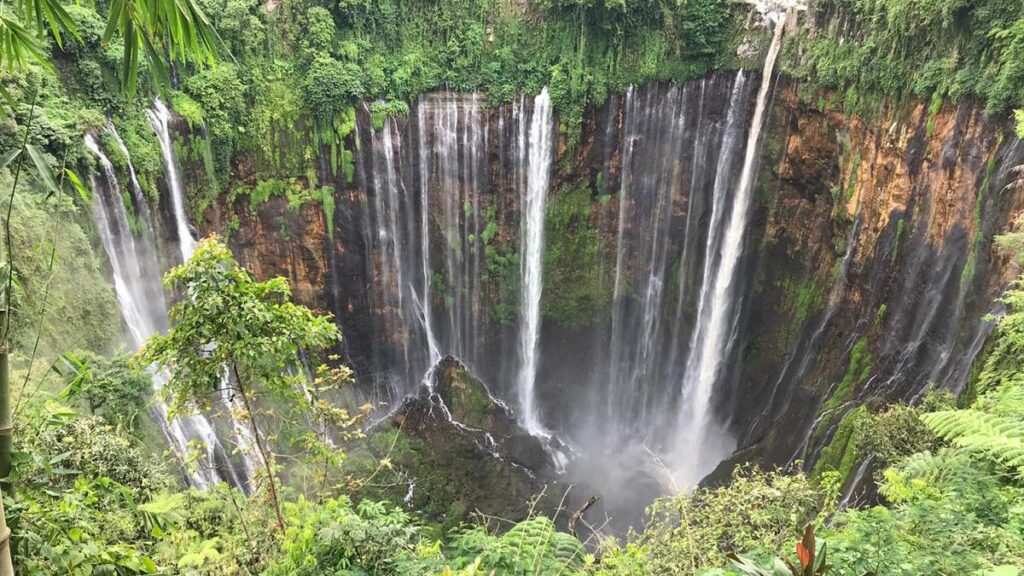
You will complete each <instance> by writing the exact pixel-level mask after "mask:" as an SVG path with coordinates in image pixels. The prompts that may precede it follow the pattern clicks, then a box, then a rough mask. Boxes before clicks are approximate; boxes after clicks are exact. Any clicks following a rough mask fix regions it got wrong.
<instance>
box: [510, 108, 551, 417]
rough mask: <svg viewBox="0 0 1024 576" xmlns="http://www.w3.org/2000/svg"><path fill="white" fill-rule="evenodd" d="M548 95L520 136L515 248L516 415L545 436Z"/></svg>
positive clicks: (548, 155) (549, 126)
mask: <svg viewBox="0 0 1024 576" xmlns="http://www.w3.org/2000/svg"><path fill="white" fill-rule="evenodd" d="M552 124H553V122H552V120H551V99H550V97H549V96H548V90H547V88H545V89H544V90H543V91H542V92H541V93H540V94H539V95H538V96H537V97H536V98H535V99H534V103H533V115H532V117H531V119H530V133H529V148H528V149H526V150H524V149H523V148H522V146H523V139H522V138H521V139H520V146H521V147H520V149H519V154H520V158H522V157H526V158H527V167H526V185H525V186H524V187H523V188H522V189H521V190H522V195H521V197H520V198H521V206H522V209H521V224H520V246H521V248H520V253H521V254H522V260H521V268H520V270H521V278H522V284H521V286H522V291H521V293H520V294H521V296H520V303H521V304H520V308H521V312H520V320H519V321H520V326H519V357H520V362H521V367H520V370H519V376H518V378H517V379H516V387H517V393H518V397H519V410H520V419H521V421H522V424H523V426H524V427H525V428H526V430H527V431H529V432H530V433H531V434H534V435H547V434H548V433H547V432H546V430H545V429H544V427H543V426H542V425H541V422H540V417H539V415H538V413H537V406H536V400H535V393H534V387H535V386H536V380H537V365H538V356H539V350H538V343H539V341H540V321H541V318H540V297H541V289H542V288H543V281H542V280H543V279H542V274H543V264H544V205H545V201H546V199H547V193H548V180H549V178H550V176H551V162H552V158H553V156H552V135H551V133H552Z"/></svg>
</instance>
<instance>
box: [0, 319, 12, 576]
mask: <svg viewBox="0 0 1024 576" xmlns="http://www.w3.org/2000/svg"><path fill="white" fill-rule="evenodd" d="M3 316H4V315H3V314H2V313H0V318H3ZM9 374H10V368H9V366H8V357H7V343H6V342H2V343H0V478H3V479H4V480H6V482H4V492H7V493H10V492H12V491H13V489H14V486H13V485H12V484H11V482H10V480H9V476H10V474H11V428H12V421H11V381H10V375H9ZM0 576H14V565H13V564H12V563H11V530H10V528H8V527H7V516H6V515H5V514H4V503H3V498H2V497H0Z"/></svg>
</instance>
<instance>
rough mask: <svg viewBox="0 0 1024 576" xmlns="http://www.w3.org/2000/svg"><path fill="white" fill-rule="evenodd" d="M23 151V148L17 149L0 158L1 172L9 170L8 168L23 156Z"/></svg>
mask: <svg viewBox="0 0 1024 576" xmlns="http://www.w3.org/2000/svg"><path fill="white" fill-rule="evenodd" d="M21 150H22V149H21V148H15V149H14V150H9V151H7V152H5V153H4V155H3V156H0V170H3V169H4V168H7V166H8V165H9V164H10V163H11V162H13V161H14V159H15V158H17V157H18V155H20V154H21Z"/></svg>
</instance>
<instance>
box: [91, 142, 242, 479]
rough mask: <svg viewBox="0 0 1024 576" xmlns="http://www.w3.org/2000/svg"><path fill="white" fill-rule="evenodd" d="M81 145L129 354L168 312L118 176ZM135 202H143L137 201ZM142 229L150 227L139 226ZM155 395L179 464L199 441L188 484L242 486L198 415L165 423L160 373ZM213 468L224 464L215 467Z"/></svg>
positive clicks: (162, 324) (160, 326)
mask: <svg viewBox="0 0 1024 576" xmlns="http://www.w3.org/2000/svg"><path fill="white" fill-rule="evenodd" d="M85 145H86V147H87V148H88V149H89V151H90V152H92V153H93V155H94V156H96V158H97V160H99V162H100V165H101V166H102V168H103V182H100V181H98V180H97V178H96V176H95V175H94V176H93V177H92V189H93V191H94V193H95V194H96V196H95V197H94V199H93V216H94V218H95V219H96V225H97V228H98V229H99V234H100V240H101V243H102V244H103V250H104V252H106V254H107V258H108V260H109V261H110V268H111V271H112V273H113V281H114V291H115V294H116V296H117V301H118V304H119V307H120V309H121V314H122V316H123V318H124V321H125V324H126V325H127V327H128V331H129V333H130V336H131V342H130V343H131V346H132V349H138V348H139V347H140V346H141V345H142V344H143V343H144V342H145V341H146V340H147V339H148V338H149V337H150V336H152V335H153V334H156V333H158V332H161V331H163V330H165V329H166V327H167V326H166V316H167V308H166V304H165V303H164V297H163V289H162V288H161V285H160V278H159V275H152V274H149V273H147V270H149V269H156V268H157V266H156V263H150V264H152V266H150V267H147V266H144V264H146V259H147V258H153V254H154V253H155V252H154V251H153V249H152V246H150V245H149V242H148V240H147V239H146V238H145V237H144V236H140V237H139V238H136V237H135V236H134V235H133V234H132V231H131V228H130V226H129V218H128V215H127V212H126V211H125V207H124V202H123V201H122V199H121V193H120V188H119V186H118V181H117V175H116V172H115V171H114V167H113V165H112V164H111V163H110V160H109V159H108V158H107V156H106V155H105V154H104V153H103V150H102V149H100V147H99V143H98V142H96V140H95V138H94V137H93V136H92V135H91V134H87V135H86V136H85ZM137 199H138V201H141V202H145V198H144V197H143V196H141V195H139V196H138V198H137ZM138 208H139V210H140V212H143V210H142V209H143V208H145V210H144V212H145V213H147V214H148V212H149V211H148V206H145V205H143V206H139V207H138ZM142 225H143V226H148V225H149V222H147V221H143V223H142ZM150 377H151V380H152V383H153V390H154V392H155V394H154V398H153V401H152V409H153V411H154V416H155V417H156V420H157V422H158V423H159V424H160V426H161V429H162V430H163V432H164V435H165V437H166V438H167V441H168V443H169V444H170V445H171V447H172V448H173V449H174V451H175V453H176V454H177V455H178V456H179V458H180V459H181V460H182V461H187V460H188V459H189V453H190V452H191V448H190V443H191V442H192V441H198V442H199V443H201V444H202V446H203V461H202V462H201V463H200V464H199V466H197V467H196V468H195V469H194V470H188V471H187V474H188V480H189V482H190V483H191V484H192V485H194V486H196V487H197V488H200V489H203V488H208V487H210V486H212V485H214V484H216V483H217V482H219V481H220V479H221V478H220V475H219V472H218V471H224V472H225V473H226V474H227V475H228V477H227V480H228V481H230V482H232V483H233V484H234V485H236V486H240V485H241V483H240V481H239V479H238V478H237V476H235V475H234V471H233V470H232V469H231V467H230V465H229V463H227V462H228V461H227V458H226V455H225V453H224V450H223V448H222V446H221V444H220V442H219V441H218V439H217V436H216V434H215V433H214V429H213V426H212V425H211V424H210V422H209V421H208V420H207V419H206V418H204V417H203V416H202V415H192V416H179V417H176V418H173V419H169V418H168V408H167V405H166V404H164V403H163V402H162V401H161V400H160V395H159V393H160V390H161V389H162V388H163V386H164V385H165V384H166V383H167V380H168V376H167V374H166V373H165V372H158V371H150ZM218 462H223V463H225V464H224V465H220V466H219V465H218Z"/></svg>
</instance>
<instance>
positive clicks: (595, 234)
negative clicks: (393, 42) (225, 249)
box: [204, 75, 1024, 463]
mask: <svg viewBox="0 0 1024 576" xmlns="http://www.w3.org/2000/svg"><path fill="white" fill-rule="evenodd" d="M748 81H749V83H750V85H753V84H754V83H755V82H754V81H753V76H751V77H750V78H748ZM735 83H736V76H735V75H727V76H713V77H709V78H707V79H705V80H704V81H695V82H691V83H688V84H687V85H685V86H682V87H680V86H667V85H651V86H647V87H643V88H638V89H636V90H635V91H634V92H633V93H631V94H628V95H615V96H612V97H610V98H609V100H608V102H607V103H606V104H605V105H604V106H603V107H601V108H599V109H595V110H592V111H590V112H589V113H588V114H587V115H586V117H585V122H584V127H583V137H582V139H581V142H580V145H579V146H577V147H574V148H572V149H569V148H567V147H566V145H565V143H564V142H562V143H560V146H559V147H558V153H557V158H556V159H555V166H556V168H555V172H554V174H553V176H552V186H551V191H550V194H549V200H548V211H547V217H546V223H545V226H546V232H547V235H548V250H547V253H546V255H545V285H544V290H545V292H544V296H543V302H542V310H543V311H544V325H543V333H542V336H541V348H542V357H541V365H540V373H539V375H538V393H539V394H540V401H541V408H542V412H543V415H544V420H545V422H546V423H547V424H548V425H549V426H551V427H552V428H554V429H556V430H562V431H566V432H568V433H569V435H570V436H575V439H576V441H585V438H586V437H587V436H594V434H593V433H592V432H594V431H595V427H596V428H597V431H598V432H599V434H597V435H598V436H600V435H601V433H605V434H607V433H609V432H610V431H611V430H612V428H615V429H616V433H617V434H621V435H622V436H624V437H630V438H633V439H640V440H643V441H645V442H651V443H652V444H655V445H666V444H667V443H668V439H666V438H664V437H662V438H657V437H651V436H652V435H657V434H658V432H659V430H661V431H664V432H665V433H667V432H668V431H669V430H671V428H670V427H668V426H667V425H666V423H665V422H662V421H661V420H662V419H664V418H671V417H672V416H673V415H674V414H672V413H671V412H670V411H669V410H666V409H664V407H666V406H674V405H676V404H677V402H678V395H679V394H680V392H681V391H680V390H679V387H680V385H681V383H680V380H679V374H678V369H679V365H680V363H681V359H680V358H685V352H686V347H687V346H688V345H689V330H690V325H691V324H692V322H693V314H694V306H695V302H694V300H695V294H694V292H695V290H696V288H695V286H699V282H700V279H699V277H700V274H701V269H702V267H703V265H704V264H705V263H704V261H703V260H704V259H705V256H704V247H705V246H706V244H707V242H706V238H705V236H706V234H707V233H708V232H707V230H708V227H709V222H708V220H709V219H710V218H711V210H710V206H711V202H713V201H714V199H715V196H714V184H715V180H716V176H718V173H719V172H721V174H723V175H725V176H728V175H730V174H733V173H735V172H736V171H737V170H738V168H737V167H736V162H737V159H735V158H733V159H732V160H729V157H728V156H724V160H723V150H724V149H725V148H727V146H726V145H725V144H723V140H724V139H725V134H726V132H728V130H727V124H728V115H729V114H728V112H729V109H730V104H732V101H731V96H732V88H733V87H734V86H735ZM747 90H749V88H747ZM800 96H801V95H800V90H799V87H798V86H796V85H794V84H792V83H790V82H788V81H785V80H783V81H782V82H780V85H779V86H777V87H776V90H775V92H774V101H773V104H772V107H771V116H770V119H769V122H768V124H767V126H766V130H765V132H764V137H763V142H762V145H761V151H760V152H761V154H760V178H759V181H758V184H757V191H758V194H757V200H756V202H757V204H756V207H755V213H754V217H753V218H752V220H751V222H750V224H749V226H748V228H747V235H746V242H747V249H746V251H745V255H744V261H743V263H742V270H743V272H742V274H741V278H742V282H741V286H739V287H738V288H737V290H736V293H735V297H736V298H738V299H740V302H741V303H742V307H741V308H740V309H741V310H742V312H741V314H740V318H739V322H738V323H737V324H736V335H737V338H736V340H735V343H734V347H733V348H734V350H735V354H734V355H733V356H732V357H730V358H729V359H728V362H729V365H728V366H727V368H728V370H726V372H725V373H726V377H724V378H723V379H722V380H723V381H722V382H721V383H720V386H719V389H718V397H717V399H716V403H717V406H718V413H719V415H720V417H721V418H722V419H723V420H724V421H725V422H727V425H728V427H729V429H730V430H731V431H732V433H734V434H735V435H736V437H737V438H738V440H739V447H740V448H749V449H750V450H751V451H750V452H747V453H746V455H747V456H754V457H757V458H759V459H762V460H764V461H767V462H774V463H786V462H788V461H789V460H791V459H792V458H805V459H813V458H814V457H815V455H816V454H817V452H818V451H819V450H820V449H821V447H822V446H823V445H824V444H825V443H827V442H828V441H829V439H830V437H831V435H832V434H833V432H834V430H835V428H836V427H837V425H838V423H839V422H840V421H841V419H842V416H843V415H844V414H845V413H847V412H849V410H850V408H852V407H853V406H856V405H859V404H861V403H864V402H867V401H868V400H870V399H873V398H886V399H892V400H902V401H910V400H914V399H916V398H919V397H920V395H921V393H922V392H923V391H924V390H925V389H926V388H927V387H928V386H929V385H930V384H932V383H934V384H935V385H938V386H944V387H947V388H950V389H954V390H958V389H960V388H962V387H963V385H964V384H965V382H966V378H967V373H968V371H969V367H970V363H971V360H972V359H973V357H974V356H975V355H976V354H977V353H978V351H979V350H980V348H981V345H982V344H983V340H984V336H985V335H986V334H987V329H986V325H985V324H984V323H982V322H981V320H980V319H981V317H982V316H983V315H984V314H986V313H987V312H989V311H990V310H992V309H993V301H994V298H995V297H996V296H997V295H998V293H999V291H1000V290H1001V289H1002V287H1004V286H1005V285H1006V283H1007V282H1008V281H1009V280H1010V279H1012V278H1013V277H1014V275H1015V273H1016V270H1015V269H1014V267H1013V266H1012V263H1011V262H1010V260H1009V259H1008V258H1006V257H1005V256H1000V255H999V254H997V253H996V252H995V251H994V250H993V248H992V237H993V235H994V234H996V233H998V232H999V231H1002V230H1005V229H1007V226H1008V224H1009V223H1010V222H1012V221H1013V220H1014V218H1015V217H1016V214H1018V213H1019V209H1020V207H1021V206H1020V203H1021V198H1020V193H1019V192H1018V191H1016V190H1010V191H1002V190H1003V187H1004V186H1005V185H1006V184H1007V183H1008V182H1009V181H1010V180H1011V178H1012V174H1011V173H1010V167H1012V166H1014V165H1016V164H1019V163H1021V162H1024V147H1021V146H1020V145H1019V141H1018V140H1017V139H1016V137H1015V136H1012V133H1011V132H1009V131H1007V130H1005V128H1006V126H1004V125H1002V122H1001V121H995V120H991V119H987V118H985V117H984V116H983V115H982V114H981V113H980V112H979V111H978V108H977V107H974V106H971V105H970V104H969V103H965V104H961V105H959V106H957V107H952V106H948V105H947V106H946V107H945V108H943V109H941V110H940V111H938V112H937V113H935V114H929V111H928V110H927V109H926V107H925V106H923V105H918V106H915V107H911V108H909V109H908V108H900V109H891V110H885V111H883V112H881V113H879V114H878V115H877V116H876V117H874V118H870V119H861V118H856V117H853V118H851V117H848V116H846V115H844V114H842V113H841V112H839V111H836V110H833V109H831V108H830V107H829V106H828V104H827V102H826V100H827V97H828V95H827V94H824V95H820V96H821V98H819V97H818V96H819V95H817V94H815V95H813V96H808V95H804V97H802V98H801V97H800ZM739 98H740V99H739V100H736V102H735V106H734V107H735V108H736V110H734V113H735V114H736V115H737V119H736V122H739V123H741V124H745V122H746V121H747V119H748V118H749V114H750V113H751V111H750V107H751V106H752V102H751V100H752V98H751V97H750V96H749V94H748V93H744V94H741V95H740V96H739ZM822 104H824V105H822ZM630 106H633V109H632V110H631V109H630ZM529 112H530V103H529V100H526V99H524V100H522V101H519V102H517V103H515V104H511V105H506V106H504V107H498V108H495V107H491V106H488V105H486V103H485V101H484V100H483V99H482V98H474V97H472V96H461V95H454V94H447V93H435V94H430V95H426V96H424V97H423V98H422V99H421V100H420V101H419V102H418V103H417V104H416V105H414V106H413V107H412V110H411V112H410V114H409V116H408V117H407V118H395V119H392V120H390V121H387V122H385V123H384V124H383V125H378V126H376V127H375V126H374V125H373V124H374V123H373V120H372V119H371V118H370V115H369V113H368V112H367V111H365V110H364V111H362V112H360V114H359V117H358V123H357V126H358V127H357V129H356V130H355V132H354V133H353V135H352V136H351V137H350V139H349V142H348V143H347V147H348V148H349V150H351V151H352V152H353V154H354V161H353V164H354V169H355V170H354V174H353V178H352V179H351V181H348V179H347V178H346V176H345V175H344V174H343V173H341V174H338V175H337V176H332V175H330V174H329V171H328V170H326V169H324V168H322V169H321V174H320V178H321V180H322V181H333V183H334V186H335V196H334V208H333V222H332V223H333V226H328V225H327V222H326V220H325V218H326V217H325V214H330V213H331V211H327V210H324V209H322V207H321V206H320V205H319V204H318V203H306V204H303V205H302V206H300V207H298V208H297V209H295V208H289V207H288V206H287V201H286V199H285V198H283V197H272V198H270V199H269V200H268V201H267V202H265V203H262V204H259V205H257V206H255V207H250V206H249V204H248V201H247V199H245V198H240V199H237V200H235V203H234V204H233V205H221V206H217V207H215V208H214V209H212V210H211V211H210V212H209V219H208V221H207V222H206V223H205V224H204V227H205V228H206V229H208V230H222V231H223V230H227V229H229V228H234V227H235V226H234V225H230V224H229V223H231V221H232V218H233V217H234V216H237V218H238V225H237V230H233V231H231V232H230V240H231V244H232V246H233V247H234V248H235V250H236V252H237V253H238V255H239V257H240V259H241V260H242V261H243V262H244V263H245V264H246V266H248V267H249V268H250V269H251V270H253V271H254V272H255V273H256V274H257V275H259V276H261V277H262V276H270V275H275V274H281V275H284V276H286V277H288V278H289V279H290V280H291V282H292V285H293V286H294V287H295V290H296V296H297V298H298V299H299V300H300V301H302V302H303V303H305V304H309V305H312V306H314V307H315V308H318V309H320V310H323V311H329V312H333V313H334V314H335V315H336V316H337V317H338V319H339V322H340V324H341V326H342V328H343V331H344V333H345V336H346V347H347V354H348V357H349V360H350V361H351V362H352V364H353V365H354V366H355V367H356V368H357V370H358V373H359V374H360V376H361V381H362V382H363V383H364V384H367V385H369V384H370V383H374V386H376V387H377V389H378V391H379V392H380V396H381V397H383V398H388V397H393V396H395V395H396V394H401V393H402V392H404V391H408V390H409V387H410V386H413V385H415V383H417V382H418V378H419V377H420V376H421V374H422V373H423V366H424V365H425V364H427V363H428V362H429V359H428V358H427V356H426V352H425V350H426V347H425V345H424V342H423V340H424V338H425V337H426V335H425V334H423V331H422V327H421V322H420V320H419V319H418V318H417V317H416V316H415V315H412V314H411V312H414V311H417V310H418V311H419V314H422V308H417V307H416V306H415V305H413V306H410V305H409V304H410V303H409V298H410V297H411V296H420V295H422V294H423V293H424V292H427V293H429V294H432V296H431V297H430V305H429V307H430V314H431V315H432V317H433V318H434V319H435V324H436V325H437V326H438V327H441V328H439V331H441V332H445V331H447V333H446V334H440V335H436V337H437V338H438V339H440V340H442V341H445V342H446V346H447V347H450V348H451V349H450V350H447V352H452V353H457V354H458V355H459V356H460V358H461V359H462V360H463V361H464V362H466V363H467V365H469V366H470V367H471V368H472V369H473V370H474V371H476V372H478V373H479V375H480V376H481V377H482V378H483V379H484V381H486V382H487V383H488V385H489V386H490V387H491V388H492V389H493V390H497V391H498V392H499V394H500V395H501V396H502V397H504V398H507V399H510V398H513V395H512V394H511V386H512V383H511V381H512V378H511V375H512V373H513V372H514V370H515V368H516V365H517V362H518V359H517V357H516V348H515V334H516V318H517V306H518V302H517V294H518V265H519V264H518V254H517V250H518V238H519V226H520V214H519V210H520V206H519V204H520V196H519V192H518V186H519V183H518V182H517V178H518V176H517V174H518V171H517V170H518V169H517V165H518V164H517V163H518V162H519V161H520V160H521V159H520V158H518V157H517V153H516V149H517V142H516V138H517V137H518V132H517V129H518V128H517V127H518V126H519V124H520V123H522V122H523V118H524V117H526V116H527V115H528V114H529ZM673 122H678V123H679V124H677V125H673ZM428 125H429V126H428ZM740 128H742V127H741V126H738V128H737V130H739V132H738V133H737V136H738V139H739V141H740V142H742V141H743V139H744V138H745V132H743V131H742V130H741V129H740ZM442 137H444V138H448V139H449V140H446V141H444V140H441V138H442ZM385 140H387V142H385ZM424 143H425V144H426V146H425V147H424V146H423V144H424ZM627 146H629V147H631V148H630V150H628V151H627V150H626V147H627ZM446 147H447V148H446ZM424 149H428V150H433V151H434V152H433V153H434V154H441V152H438V151H440V150H447V152H445V154H447V156H445V157H443V158H442V157H440V156H430V155H424ZM741 155H742V153H740V154H738V155H736V156H741ZM322 164H326V163H322ZM719 164H721V165H722V168H721V169H719V167H718V165H719ZM624 174H626V175H627V176H626V178H627V179H626V182H627V185H626V187H625V188H623V177H624V176H623V175H624ZM423 182H429V185H428V187H427V189H426V192H425V193H424V187H423V184H422V183H423ZM725 188H728V186H726V187H725ZM623 190H625V192H623ZM694 190H697V191H699V192H700V193H699V194H694V193H693V191H694ZM620 199H625V202H620ZM722 200H728V196H723V197H722ZM424 203H426V205H428V206H429V207H430V209H429V211H428V213H427V219H426V228H424V226H423V219H422V216H423V212H422V206H423V205H424ZM620 204H621V205H622V206H620ZM623 206H624V207H625V209H626V212H622V209H623ZM392 216H393V217H394V218H393V219H392ZM392 220H393V221H392ZM492 223H493V226H491V225H492ZM489 227H490V230H489V231H487V232H486V233H485V230H488V228H489ZM424 229H425V230H426V231H427V232H426V234H424V233H423V230H424ZM424 238H426V239H427V242H426V249H425V250H424V246H423V244H424V242H423V240H424ZM484 238H486V240H485V239H484ZM396 240H397V242H396ZM620 245H622V246H628V249H625V250H622V251H620V250H619V246H620ZM396 246H397V247H399V248H400V249H401V251H402V252H401V255H400V256H399V257H398V258H397V259H394V260H391V261H390V262H391V264H389V260H388V259H389V258H391V257H390V256H389V254H394V250H395V247H396ZM424 253H426V254H427V256H426V257H423V256H422V255H423V254H424ZM710 254H711V257H712V258H714V257H716V256H715V254H714V252H711V253H710ZM453 255H457V257H453ZM422 258H425V259H426V261H427V262H429V263H430V269H424V267H423V266H422V265H417V264H419V262H421V261H422V260H421V259H422ZM395 265H397V267H396V266H395ZM402 272H404V273H405V274H404V275H403V274H401V273H402ZM428 274H429V276H430V277H429V278H427V275H428ZM400 282H401V284H400ZM408 286H413V287H414V289H413V290H412V291H410V289H409V288H408ZM456 315H457V316H458V319H459V320H458V321H457V322H456V321H455V320H454V319H455V318H456ZM442 319H443V320H444V321H442ZM449 320H450V321H449ZM443 326H448V328H443ZM644 338H647V339H649V340H650V341H651V342H650V343H649V344H645V343H644ZM614 354H622V356H621V357H617V358H616V357H611V356H612V355H614ZM651 367H655V368H656V370H655V372H657V373H650V372H648V369H650V368H651ZM624 406H628V407H629V408H628V409H623V407H624ZM659 407H661V409H659ZM815 423H817V424H818V426H817V430H816V431H815V426H814V425H815ZM665 433H663V434H662V436H664V435H665ZM605 449H609V450H610V449H612V446H605Z"/></svg>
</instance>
